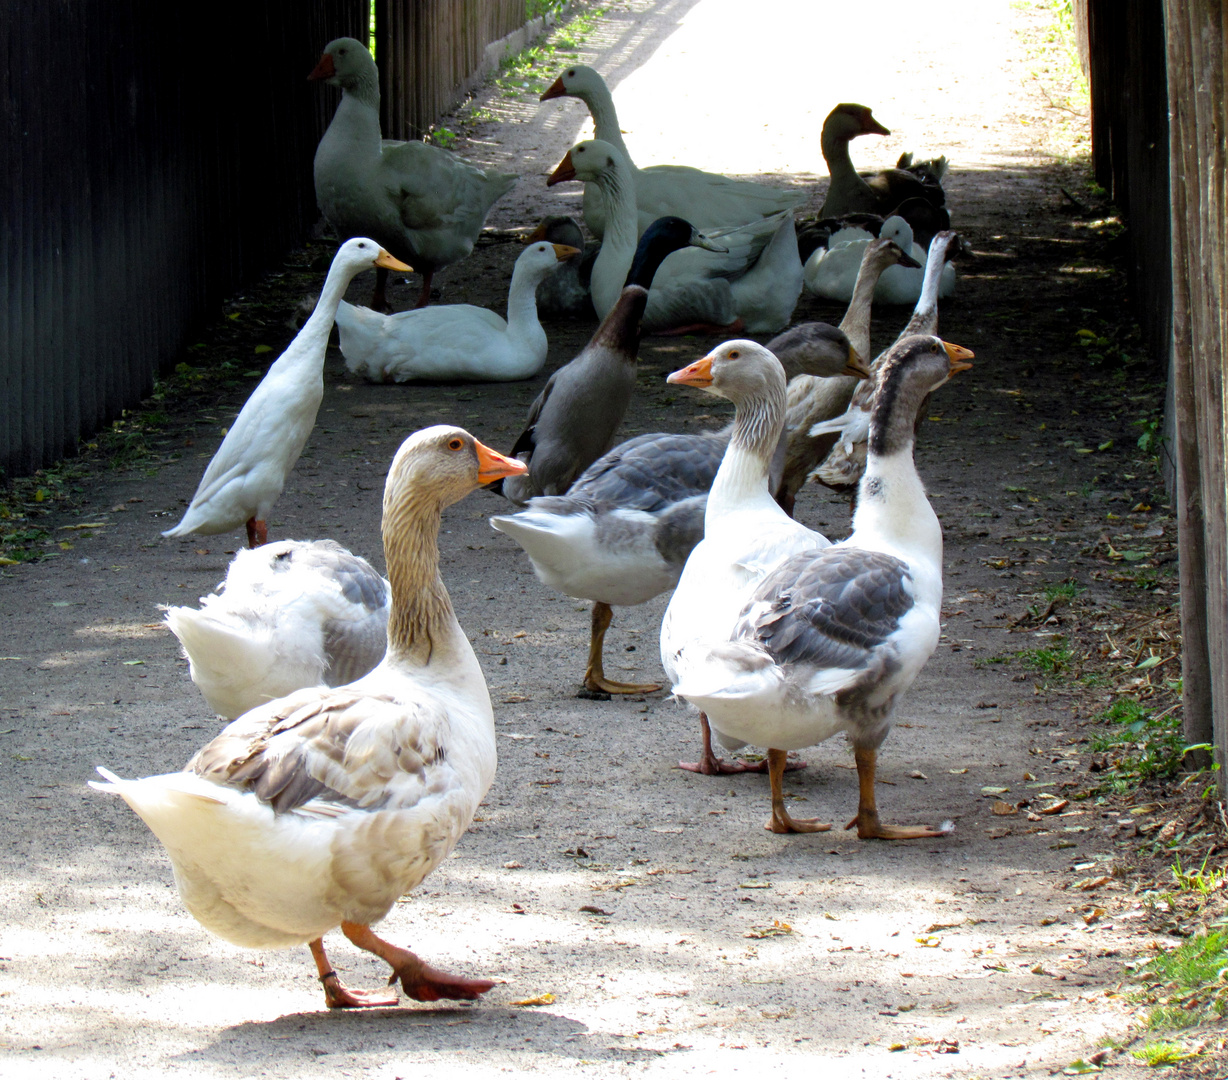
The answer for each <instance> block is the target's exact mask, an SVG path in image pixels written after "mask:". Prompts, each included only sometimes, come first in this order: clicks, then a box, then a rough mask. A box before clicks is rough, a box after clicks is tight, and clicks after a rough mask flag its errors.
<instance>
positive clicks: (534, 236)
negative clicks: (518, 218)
mask: <svg viewBox="0 0 1228 1080" xmlns="http://www.w3.org/2000/svg"><path fill="white" fill-rule="evenodd" d="M539 240H548V241H549V242H550V243H552V244H566V245H567V246H568V247H573V248H577V249H579V250H583V249H584V233H583V231H582V230H581V229H580V226H579V224H578V223H577V221H576V219H575V218H573V217H571V216H569V215H568V214H549V215H547V216H546V217H544V218H542V219H541V221H540V223H539V224H538V226H537V228H536V229H534V230H533V231H532V232H531V233H529V235H528V236H526V237H524V239H523V240H522V241H521V242H522V243H525V244H536V243H537V242H538V241H539Z"/></svg>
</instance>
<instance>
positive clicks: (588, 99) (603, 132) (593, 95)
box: [576, 82, 635, 170]
mask: <svg viewBox="0 0 1228 1080" xmlns="http://www.w3.org/2000/svg"><path fill="white" fill-rule="evenodd" d="M576 97H578V98H579V99H580V100H581V101H583V102H584V104H585V105H587V106H588V111H589V112H590V113H591V114H592V117H593V138H594V139H600V140H601V141H602V142H608V143H609V144H610V145H611V146H616V147H617V148H618V149H619V150H621V151H622V154H623V157H625V158H626V159H627V164H628V165H630V166H631V168H632V169H633V170H634V169H635V163H634V162H633V161H632V160H631V154H630V153H629V152H628V150H627V144H626V143H625V142H623V133H622V128H620V127H619V126H618V113H617V111H616V110H615V108H614V95H613V94H611V93H610V88H609V87H608V86H606V84H605V83H604V82H602V83H601V86H600V87H594V88H592V89H585V90H584V92H583V93H580V94H577V95H576Z"/></svg>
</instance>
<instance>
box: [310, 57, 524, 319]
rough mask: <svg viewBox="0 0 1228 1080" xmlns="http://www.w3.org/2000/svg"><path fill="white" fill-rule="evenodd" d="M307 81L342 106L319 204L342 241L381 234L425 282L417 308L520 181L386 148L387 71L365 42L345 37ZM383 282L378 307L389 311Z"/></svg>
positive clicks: (319, 175) (329, 138) (322, 157)
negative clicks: (383, 99)
mask: <svg viewBox="0 0 1228 1080" xmlns="http://www.w3.org/2000/svg"><path fill="white" fill-rule="evenodd" d="M307 77H308V78H309V79H315V80H320V81H323V82H326V83H328V85H329V86H339V87H341V104H340V105H338V106H337V112H336V114H335V115H334V116H333V119H332V123H330V124H329V125H328V130H327V131H325V132H324V137H323V138H322V139H321V140H320V145H319V146H318V147H317V148H316V156H315V187H316V201H317V202H318V203H319V204H320V209H321V210H322V211H323V212H324V216H325V217H327V218H328V220H329V222H330V223H331V224H332V226H333V228H335V229H336V230H337V232H338V233H340V235H341V236H342V238H343V239H344V238H345V237H349V236H373V237H375V239H376V240H378V241H379V242H380V243H381V244H383V245H384V247H386V248H387V249H388V250H389V251H391V252H392V253H393V254H394V255H396V256H397V257H398V258H400V259H404V260H405V261H406V262H408V263H409V264H410V265H411V266H412V267H413V268H414V269H415V270H416V271H418V273H420V274H421V275H422V290H421V292H420V293H419V295H418V302H417V305H416V306H417V307H423V306H425V304H426V302H427V301H428V300H429V299H430V295H431V279H432V277H433V276H434V274H435V272H436V271H438V270H440V269H442V268H443V267H445V266H447V265H448V264H449V263H454V262H456V261H457V260H458V259H463V258H464V257H465V256H466V255H468V254H469V253H470V252H471V251H473V245H474V244H475V243H476V242H477V238H478V235H479V234H480V233H481V231H482V223H483V222H484V221H485V220H486V215H487V213H489V211H490V208H491V206H493V205H494V204H495V202H496V201H497V200H498V199H500V198H501V197H502V196H503V195H505V194H507V192H508V191H510V190H511V188H512V185H514V184H515V183H516V180H517V179H518V177H516V176H515V175H514V174H512V173H497V172H489V171H486V170H483V169H479V168H478V167H477V166H476V165H471V164H470V163H469V162H467V161H465V160H463V159H462V158H459V157H457V156H456V155H455V154H452V153H449V152H448V151H447V150H441V149H440V148H439V147H437V146H431V145H430V144H428V143H423V142H393V141H384V140H383V139H382V138H381V136H380V126H379V72H378V70H377V69H376V67H375V61H374V60H372V59H371V54H370V53H369V52H368V51H367V49H366V46H364V45H363V44H362V42H360V41H357V40H355V39H354V38H337V39H336V40H335V41H330V42H329V43H328V45H327V46H325V49H324V55H323V56H321V57H320V62H319V64H317V65H316V67H315V68H314V70H313V71H312V72H311V74H310V75H308V76H307ZM384 284H385V276H384V275H381V276H379V277H378V279H377V282H376V295H375V298H374V300H373V304H374V305H375V306H377V307H379V308H385V307H386V306H387V302H386V300H385V297H384Z"/></svg>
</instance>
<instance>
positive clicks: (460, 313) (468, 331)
mask: <svg viewBox="0 0 1228 1080" xmlns="http://www.w3.org/2000/svg"><path fill="white" fill-rule="evenodd" d="M579 254H580V252H579V250H578V249H577V248H574V247H566V246H564V245H562V244H549V243H546V242H545V241H542V242H541V243H537V244H530V245H529V246H528V247H527V248H525V250H524V251H522V252H521V253H520V257H519V258H518V259H517V260H516V265H515V267H514V268H513V269H512V284H511V288H510V289H509V291H508V295H507V321H506V322H505V321H504V320H503V319H502V318H500V317H499V316H498V315H496V314H495V313H494V312H493V311H489V310H487V309H486V308H483V307H476V306H475V305H473V304H440V305H436V306H435V307H427V308H416V309H415V310H413V311H401V312H398V313H397V314H396V315H381V314H380V313H379V312H378V311H372V310H371V309H370V308H361V307H354V306H353V305H352V304H347V303H345V301H342V302H341V305H340V306H339V307H338V308H337V330H338V331H339V332H340V335H341V353H342V355H343V356H344V357H345V366H346V367H347V368H348V369H349V370H350V371H351V372H353V373H354V374H356V375H365V376H366V377H367V379H369V380H370V381H371V382H398V383H403V382H410V381H411V380H422V381H436V382H453V381H472V382H510V381H513V380H515V379H529V378H532V377H533V376H534V375H536V374H537V373H538V372H539V371H540V370H541V366H542V364H544V363H545V362H546V349H547V342H546V331H545V330H543V329H542V324H541V323H540V322H539V321H538V318H537V286H538V284H539V283H541V282H542V281H543V280H544V279H545V277H546V275H547V274H549V273H550V272H551V271H552V270H553V269H554V268H555V267H556V266H558V265H559V263H560V262H562V261H563V260H564V259H569V258H571V257H572V256H574V255H579Z"/></svg>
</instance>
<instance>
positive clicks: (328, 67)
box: [299, 53, 337, 80]
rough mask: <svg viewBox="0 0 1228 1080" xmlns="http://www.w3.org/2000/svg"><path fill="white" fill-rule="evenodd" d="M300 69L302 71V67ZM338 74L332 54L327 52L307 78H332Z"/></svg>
mask: <svg viewBox="0 0 1228 1080" xmlns="http://www.w3.org/2000/svg"><path fill="white" fill-rule="evenodd" d="M299 70H300V71H301V70H302V68H300V69H299ZM336 74H337V69H336V67H335V66H334V65H333V57H332V54H331V53H325V54H324V55H323V56H321V57H320V62H319V63H318V64H316V66H315V67H313V68H312V69H311V74H310V75H308V76H307V78H308V79H312V80H319V79H331V78H332V77H333V76H334V75H336Z"/></svg>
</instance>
